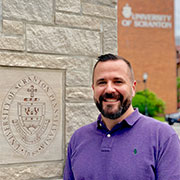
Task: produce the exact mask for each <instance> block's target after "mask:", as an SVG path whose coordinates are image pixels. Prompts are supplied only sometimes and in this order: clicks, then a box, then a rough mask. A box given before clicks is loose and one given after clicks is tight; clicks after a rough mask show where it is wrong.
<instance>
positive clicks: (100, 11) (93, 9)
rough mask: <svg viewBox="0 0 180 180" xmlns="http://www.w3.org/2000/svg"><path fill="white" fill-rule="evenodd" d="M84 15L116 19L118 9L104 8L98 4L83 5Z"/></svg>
mask: <svg viewBox="0 0 180 180" xmlns="http://www.w3.org/2000/svg"><path fill="white" fill-rule="evenodd" d="M82 13H83V14H86V15H91V16H97V17H102V18H112V19H116V16H117V14H116V9H115V8H113V7H108V6H102V5H97V4H90V3H82Z"/></svg>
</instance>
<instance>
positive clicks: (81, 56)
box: [0, 0, 117, 180]
mask: <svg viewBox="0 0 180 180" xmlns="http://www.w3.org/2000/svg"><path fill="white" fill-rule="evenodd" d="M0 21H1V22H0V24H1V26H0V77H1V78H0V85H1V88H0V89H1V91H0V105H1V115H0V119H1V121H0V123H1V127H2V128H1V129H0V142H1V148H0V154H1V157H2V158H1V160H0V179H2V178H3V179H4V180H5V179H7V180H11V179H12V180H15V179H18V180H21V179H22V180H25V179H34V180H36V179H37V180H39V179H50V178H51V179H54V180H55V179H62V174H63V166H64V162H65V158H66V147H67V144H68V141H69V139H70V137H71V135H72V134H73V132H74V131H75V130H76V129H77V128H79V127H81V126H83V125H85V124H88V123H90V122H93V121H95V120H96V117H97V114H98V112H97V110H96V107H95V105H94V103H93V98H92V96H93V94H92V90H91V75H92V67H93V64H94V63H95V61H96V57H97V56H99V55H101V54H104V53H108V52H111V53H115V54H117V0H31V1H26V0H13V1H12V0H6V1H2V0H0Z"/></svg>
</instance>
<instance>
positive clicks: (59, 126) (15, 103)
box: [0, 67, 65, 164]
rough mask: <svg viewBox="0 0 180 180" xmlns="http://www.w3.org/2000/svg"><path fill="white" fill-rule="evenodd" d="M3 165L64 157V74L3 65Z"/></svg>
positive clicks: (0, 100)
mask: <svg viewBox="0 0 180 180" xmlns="http://www.w3.org/2000/svg"><path fill="white" fill-rule="evenodd" d="M0 76H1V77H2V76H3V78H1V79H0V84H1V86H2V87H1V89H0V104H1V129H0V143H1V148H0V154H1V159H0V164H10V163H22V162H23V163H25V162H37V161H51V160H62V159H63V144H64V143H63V97H64V95H63V92H64V88H65V87H64V77H63V76H64V73H63V72H62V71H60V70H48V69H33V68H31V69H30V68H13V67H12V68H10V67H1V68H0Z"/></svg>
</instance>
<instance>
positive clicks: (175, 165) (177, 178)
mask: <svg viewBox="0 0 180 180" xmlns="http://www.w3.org/2000/svg"><path fill="white" fill-rule="evenodd" d="M156 180H180V140H179V138H178V136H177V135H176V134H174V135H172V136H171V137H169V139H168V140H167V141H166V142H165V143H164V144H163V145H162V147H161V148H160V150H159V155H158V161H157V168H156Z"/></svg>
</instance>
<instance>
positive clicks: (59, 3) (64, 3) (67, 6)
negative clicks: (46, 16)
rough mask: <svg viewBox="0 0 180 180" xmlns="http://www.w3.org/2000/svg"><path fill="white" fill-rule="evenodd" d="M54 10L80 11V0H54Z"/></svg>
mask: <svg viewBox="0 0 180 180" xmlns="http://www.w3.org/2000/svg"><path fill="white" fill-rule="evenodd" d="M56 10H59V11H66V12H74V13H80V10H81V2H80V0H56Z"/></svg>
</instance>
